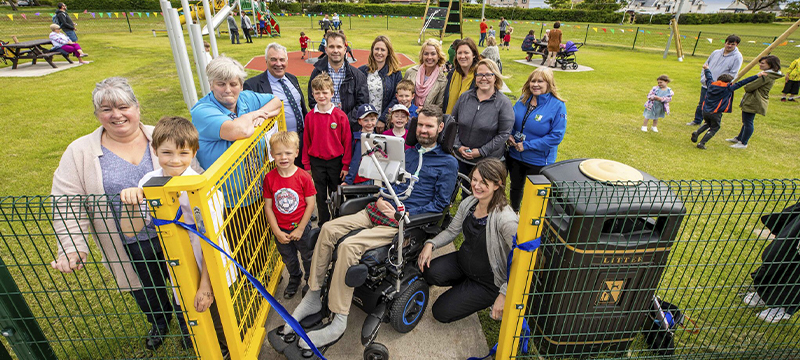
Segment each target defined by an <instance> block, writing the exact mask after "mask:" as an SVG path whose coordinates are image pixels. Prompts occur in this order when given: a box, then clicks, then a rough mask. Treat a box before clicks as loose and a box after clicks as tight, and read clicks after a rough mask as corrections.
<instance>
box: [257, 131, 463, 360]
mask: <svg viewBox="0 0 800 360" xmlns="http://www.w3.org/2000/svg"><path fill="white" fill-rule="evenodd" d="M456 129H457V124H456V123H455V122H454V121H449V119H447V116H446V117H445V129H444V131H442V132H441V133H440V135H439V139H438V143H439V144H440V146H442V148H444V149H452V146H453V142H454V141H455V133H456ZM415 133H416V118H415V119H412V121H411V122H410V124H409V129H408V134H409V135H408V137H407V139H406V144H408V145H411V146H413V145H416V142H417V141H416V137H415V135H414V134H415ZM387 144H388V143H387ZM400 148H401V149H402V146H401V147H400ZM365 163H366V161H364V162H362V167H363V166H364V164H365ZM370 163H372V162H370ZM384 171H385V170H384ZM456 189H457V187H456ZM379 191H380V187H378V186H375V185H349V186H340V187H339V189H338V190H337V191H336V192H335V193H333V194H331V199H330V203H329V206H330V208H331V209H332V210H333V211H332V212H331V215H332V217H339V216H345V215H350V214H354V213H356V212H358V211H360V210H363V209H364V208H365V207H366V206H367V205H368V204H369V203H370V202H373V201H375V200H376V199H377V195H378V193H379ZM456 192H457V191H453V194H452V195H451V198H450V199H451V203H452V201H453V200H454V199H455V194H456ZM408 220H409V221H408V222H406V223H404V224H403V226H402V228H401V229H402V231H403V236H402V237H398V236H395V237H394V239H393V240H392V243H391V244H389V245H386V246H383V247H379V248H375V249H371V250H368V251H366V252H365V253H364V254H363V256H362V257H361V260H360V261H359V263H358V264H356V265H353V266H351V267H350V268H348V269H347V273H346V277H345V284H346V285H347V286H350V287H354V288H355V291H354V293H353V303H354V304H355V305H356V306H357V307H359V308H360V309H362V310H363V311H364V312H365V313H367V314H368V316H367V318H366V319H365V320H364V324H363V325H362V328H361V343H362V345H364V346H365V349H364V359H388V358H389V351H388V349H387V348H386V346H384V345H382V344H380V343H378V342H375V339H376V337H377V334H378V330H379V329H380V327H381V325H382V324H383V323H390V324H391V325H392V327H393V328H394V329H395V330H396V331H397V332H399V333H407V332H409V331H411V330H413V329H414V328H415V327H416V326H417V324H419V321H420V320H421V319H422V315H423V314H424V312H425V309H426V308H427V306H428V302H429V294H428V284H427V283H426V282H425V280H424V279H423V278H422V274H421V273H420V271H419V268H418V267H417V265H416V263H417V258H418V256H419V254H420V252H421V251H422V248H423V246H424V244H425V241H427V240H429V239H431V238H433V237H434V236H435V235H436V234H438V233H440V232H441V231H442V229H445V228H446V227H447V226H448V225H449V223H450V221H451V220H452V217H451V215H450V207H449V206H448V207H447V208H445V209H444V210H443V211H442V212H441V213H425V214H417V215H413V216H409V219H408ZM401 223H402V221H401ZM358 231H360V230H354V231H352V232H351V233H350V234H348V235H345V236H344V237H342V238H341V239H340V240H339V241H338V243H337V247H338V244H340V243H342V241H343V240H344V239H346V238H347V237H348V236H351V235H352V234H354V233H356V232H358ZM318 236H319V229H314V230H312V233H311V238H312V240H313V241H314V242H316V239H317V237H318ZM336 257H337V254H336V252H334V254H333V259H332V261H331V267H330V268H329V270H328V273H327V276H326V280H325V283H324V284H323V286H322V293H321V296H322V310H321V311H320V312H318V313H316V314H312V315H309V316H308V317H306V318H304V319H297V320H298V321H299V322H300V324H301V325H302V326H303V328H305V329H307V330H314V329H318V328H321V327H323V326H324V323H325V322H326V321H327V320H328V319H329V318H330V316H331V313H330V310H329V309H328V290H329V286H330V282H329V281H328V280H329V279H330V277H331V276H332V274H333V271H334V266H335V264H336ZM282 329H283V326H282V325H281V326H279V327H277V328H275V329H273V330H271V331H270V332H269V333H268V334H267V339H268V340H269V342H270V344H271V345H272V346H273V348H275V350H276V351H278V352H280V353H282V354H283V355H285V356H286V357H287V359H289V360H301V359H316V356H314V354H313V353H312V352H311V351H310V350H304V349H300V348H299V347H298V346H297V339H298V338H299V337H298V336H296V334H294V333H289V334H285V335H284V334H282ZM334 343H335V342H334ZM332 345H334V344H333V343H332V344H328V345H327V346H322V347H320V348H319V350H320V352H322V353H323V354H324V353H325V351H326V350H327V349H328V348H329V347H330V346H332Z"/></svg>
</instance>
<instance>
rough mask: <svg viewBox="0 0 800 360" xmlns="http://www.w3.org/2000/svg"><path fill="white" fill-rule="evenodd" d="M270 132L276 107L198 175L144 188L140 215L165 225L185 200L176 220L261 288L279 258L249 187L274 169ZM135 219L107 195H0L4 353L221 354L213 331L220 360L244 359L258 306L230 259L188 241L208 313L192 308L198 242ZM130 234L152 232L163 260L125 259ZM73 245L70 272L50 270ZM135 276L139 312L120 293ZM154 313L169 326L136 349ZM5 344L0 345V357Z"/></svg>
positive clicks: (254, 334) (136, 214)
mask: <svg viewBox="0 0 800 360" xmlns="http://www.w3.org/2000/svg"><path fill="white" fill-rule="evenodd" d="M279 128H280V129H285V123H284V120H283V113H282V112H281V113H280V114H279V115H278V116H277V117H275V118H272V119H270V120H269V121H267V122H266V123H265V124H264V125H262V126H261V127H259V128H258V129H257V131H256V134H255V135H253V136H252V137H251V138H249V139H248V140H243V141H237V142H235V143H233V144H232V145H231V146H230V147H229V148H228V150H227V151H226V152H225V153H224V154H223V155H222V156H221V157H220V159H219V160H218V161H217V162H215V164H214V165H213V166H211V168H209V169H207V170H206V171H205V172H204V173H203V174H202V175H195V176H182V177H173V178H153V179H152V180H151V181H150V182H148V183H147V184H145V196H146V198H147V201H146V202H147V206H148V207H149V210H147V211H148V212H149V213H150V214H151V216H155V218H156V219H162V220H172V219H174V218H175V217H176V215H177V214H178V209H179V208H180V206H181V201H182V200H183V202H184V203H185V200H186V199H188V202H189V206H191V211H189V213H184V215H183V217H182V221H184V222H192V221H193V222H194V223H195V224H196V226H197V228H198V230H199V232H200V233H203V234H204V235H205V236H206V237H207V238H208V239H210V241H213V242H214V243H216V244H217V245H219V246H220V247H222V248H223V249H226V250H228V252H229V253H230V255H231V256H232V257H233V258H234V259H236V260H237V261H238V262H239V263H240V264H242V265H243V266H244V267H245V268H246V269H247V270H248V271H249V272H250V273H251V274H253V275H254V276H255V278H257V279H258V280H259V281H260V282H261V283H262V284H264V286H265V287H266V288H267V290H268V291H270V292H274V290H275V287H276V286H277V284H278V283H279V282H280V276H281V275H280V274H281V271H282V269H283V264H282V263H281V261H280V257H279V255H278V252H277V250H276V249H275V243H274V241H272V240H271V239H272V232H271V231H270V229H269V225H268V223H267V220H266V216H265V214H264V206H263V202H262V200H261V191H262V190H261V189H262V182H263V178H264V175H265V174H266V173H267V172H268V171H269V170H271V169H272V167H273V166H274V165H273V163H272V162H271V158H270V157H269V154H268V146H267V140H268V139H269V136H271V135H272V134H273V133H275V132H277V131H278V129H279ZM182 197H184V199H182ZM190 220H192V221H190ZM98 224H100V225H102V227H98ZM146 224H148V219H147V212H145V211H143V210H142V209H141V208H139V207H137V206H126V205H123V204H121V203H120V199H119V195H88V196H62V197H53V196H37V197H6V198H2V199H0V239H1V241H0V330H2V334H3V335H4V339H5V340H4V342H5V343H6V344H7V346H8V349H10V350H11V354H14V356H15V357H16V358H17V359H56V358H58V359H116V358H131V357H149V358H160V359H161V358H163V359H189V358H197V357H199V356H201V357H202V358H204V359H222V350H221V345H220V342H219V341H218V338H217V333H218V331H217V330H215V327H218V328H221V329H222V331H224V337H225V341H224V342H223V343H225V342H226V343H227V347H228V350H229V351H230V355H231V358H232V359H256V358H257V357H258V353H259V351H260V349H261V345H262V343H263V339H264V337H265V330H264V327H263V324H264V322H265V320H266V316H267V313H268V312H269V309H270V306H269V304H268V303H267V301H266V300H265V299H264V298H263V297H262V296H261V295H260V294H259V293H258V291H257V290H256V288H255V287H254V286H252V285H251V284H250V283H249V282H248V281H247V279H246V278H245V277H244V276H242V275H240V274H239V272H238V270H237V269H236V268H235V266H234V264H233V263H232V262H231V261H228V259H227V258H224V257H223V256H221V254H220V253H219V252H218V251H217V250H216V249H214V248H213V247H212V246H211V245H209V244H207V243H205V242H203V241H200V247H201V248H202V253H203V255H204V260H205V266H207V267H208V272H209V277H210V280H211V285H212V289H213V292H214V299H215V301H214V304H215V305H216V309H218V314H219V316H218V317H219V320H217V319H214V317H213V316H212V314H211V311H204V312H202V313H201V312H197V311H196V310H195V307H194V305H193V304H194V299H195V295H196V294H197V289H198V284H199V278H200V271H199V269H200V268H199V265H198V264H197V262H196V260H195V251H194V248H193V246H192V242H197V241H199V239H196V238H195V239H193V238H191V237H190V235H189V233H188V232H187V231H186V230H185V229H183V228H180V227H178V226H177V225H174V224H170V225H165V226H160V227H158V228H155V227H152V226H150V227H146V226H145V225H146ZM142 235H144V236H142ZM137 236H138V237H137ZM142 237H144V238H154V239H157V240H153V241H152V244H153V245H154V246H153V247H152V250H149V251H151V252H156V253H162V246H163V255H160V256H144V258H143V259H140V258H139V257H137V256H136V255H132V254H131V251H137V249H139V250H138V251H140V252H147V251H148V250H147V249H148V248H147V246H146V245H147V244H150V243H151V241H146V240H145V241H142V240H141V239H140V238H142ZM92 239H96V240H97V243H98V244H97V245H95V243H94V242H93V241H92ZM103 239H110V240H108V241H105V242H104V240H103ZM132 239H133V240H132ZM136 239H140V240H139V241H138V242H137V241H136ZM128 242H130V244H128V245H125V243H128ZM59 244H60V245H59ZM84 244H85V248H86V249H88V250H87V251H88V254H87V256H86V259H85V260H84V261H82V262H79V263H80V264H82V268H81V269H80V270H75V271H73V272H72V273H62V272H59V271H57V270H55V269H53V268H52V267H51V261H53V260H55V259H57V258H58V257H59V256H60V255H62V252H61V251H60V249H62V248H64V249H72V248H73V247H75V248H77V249H82V248H84V247H83V245H84ZM140 244H141V247H140V246H139V245H140ZM131 249H133V250H131ZM142 249H145V250H142ZM107 268H108V269H107ZM109 269H110V270H112V271H109ZM134 269H136V271H134ZM140 270H141V271H140ZM162 270H163V272H162ZM170 278H171V280H172V281H170ZM140 279H142V281H141V282H142V283H143V284H144V283H145V282H146V281H144V280H146V279H150V282H151V283H152V285H151V286H146V287H145V288H144V289H143V291H144V294H145V295H149V296H150V298H149V299H147V300H145V304H146V305H144V307H143V306H142V304H141V303H140V302H138V301H137V300H136V298H137V295H138V294H137V293H136V291H132V292H129V291H128V290H131V287H133V288H135V287H136V285H135V283H139V282H140V281H139V280H140ZM158 279H160V282H159V281H158ZM123 284H125V285H123ZM127 284H130V286H131V287H128V285H127ZM121 289H125V290H126V291H125V292H122V291H121ZM137 291H140V290H137ZM128 294H132V295H134V296H128ZM155 303H158V304H165V303H166V304H177V303H180V304H186V305H184V306H182V307H179V306H169V305H166V306H163V307H162V308H161V311H160V312H159V311H158V310H156V309H155V307H154V306H155V305H153V304H155ZM137 304H138V305H137ZM148 306H151V307H148ZM159 306H161V305H159ZM168 308H174V310H172V309H170V310H166V309H168ZM158 317H160V318H161V319H162V320H163V319H165V318H166V322H167V323H168V324H169V325H170V326H169V327H168V328H167V330H168V333H167V334H165V335H164V336H163V340H164V342H163V346H161V347H160V348H158V349H156V350H153V349H152V347H151V348H148V346H147V344H146V342H147V340H148V338H149V335H148V334H149V331H150V330H151V325H150V324H149V323H148V322H149V321H150V320H152V319H154V318H158ZM178 317H180V318H181V319H185V320H186V324H187V326H185V329H184V330H181V326H178V321H170V320H173V319H172V318H178ZM215 321H216V324H215ZM156 322H157V321H156ZM187 337H188V338H189V339H191V340H192V341H191V342H187V341H186V339H187ZM6 344H0V354H3V351H5V350H6V346H5V345H6ZM183 347H188V349H185V350H184V349H183ZM3 355H4V354H3ZM0 358H6V357H5V356H0Z"/></svg>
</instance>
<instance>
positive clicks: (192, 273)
mask: <svg viewBox="0 0 800 360" xmlns="http://www.w3.org/2000/svg"><path fill="white" fill-rule="evenodd" d="M192 178H195V179H196V180H199V181H202V178H200V177H199V176H193V177H189V176H181V177H177V178H172V179H170V180H169V181H168V183H169V184H170V185H173V183H175V182H178V181H176V180H182V181H183V182H185V181H189V180H191V179H192ZM153 180H155V181H157V180H158V178H154V179H153ZM153 180H151V181H150V182H148V184H154V183H155V182H154V181H153ZM148 184H145V187H144V194H145V198H146V199H147V204H148V207H149V208H150V209H153V210H154V211H151V214H152V213H155V218H157V219H162V220H173V219H175V215H176V214H177V213H178V209H179V208H180V203H179V202H178V198H179V197H180V192H178V191H174V190H172V191H171V190H170V187H173V186H166V183H164V184H163V186H159V185H162V184H158V185H154V186H148ZM189 216H192V214H183V219H186V217H189ZM158 230H159V238H160V239H161V246H162V247H163V249H164V255H165V258H166V260H167V263H168V264H169V265H170V274H171V276H172V277H173V278H174V279H175V280H176V283H177V284H178V285H179V286H180V288H179V291H178V293H179V294H180V296H181V299H180V300H181V307H182V308H183V310H184V311H185V313H186V317H187V318H186V323H187V324H189V328H190V329H191V332H192V333H193V334H194V341H193V342H194V348H195V351H196V352H197V355H199V356H200V357H201V358H203V359H212V360H222V350H221V349H220V347H219V342H218V341H217V333H216V332H215V331H214V321H213V320H212V319H211V312H210V311H208V310H206V311H204V312H202V313H199V312H197V311H196V310H195V309H194V296H195V294H196V293H197V288H198V286H199V284H200V271H199V269H198V268H197V263H196V262H195V258H194V251H193V250H192V244H191V243H190V242H189V232H188V231H187V230H186V229H184V228H182V227H179V226H178V225H175V224H169V225H164V226H159V227H158ZM178 316H183V314H181V315H178Z"/></svg>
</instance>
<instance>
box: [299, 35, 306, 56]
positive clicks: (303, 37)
mask: <svg viewBox="0 0 800 360" xmlns="http://www.w3.org/2000/svg"><path fill="white" fill-rule="evenodd" d="M306 49H308V36H306V33H305V32H303V31H301V32H300V51H302V52H303V56H300V59H305V58H306Z"/></svg>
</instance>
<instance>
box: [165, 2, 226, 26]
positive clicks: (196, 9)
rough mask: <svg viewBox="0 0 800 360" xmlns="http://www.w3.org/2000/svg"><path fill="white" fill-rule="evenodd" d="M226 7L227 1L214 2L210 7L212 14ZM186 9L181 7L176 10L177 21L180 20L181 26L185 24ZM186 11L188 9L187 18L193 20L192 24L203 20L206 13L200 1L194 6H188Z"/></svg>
mask: <svg viewBox="0 0 800 360" xmlns="http://www.w3.org/2000/svg"><path fill="white" fill-rule="evenodd" d="M226 5H228V1H226V0H214V2H213V3H212V4H211V7H210V8H211V9H212V14H216V13H218V12H220V10H222V9H223V8H224V7H225V6H226ZM186 8H187V7H182V8H178V9H177V10H178V14H179V17H178V19H180V23H181V25H185V24H186V16H185V15H186V13H187V11H186ZM188 9H189V11H188V13H189V17H191V18H192V20H194V22H197V23H199V22H200V20H205V18H206V12H205V8H204V7H203V2H202V1H198V2H197V3H194V4H189V6H188Z"/></svg>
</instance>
